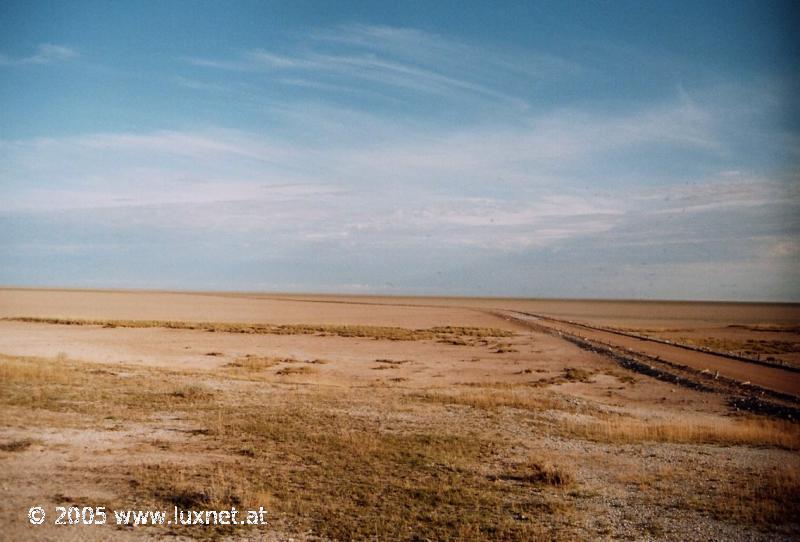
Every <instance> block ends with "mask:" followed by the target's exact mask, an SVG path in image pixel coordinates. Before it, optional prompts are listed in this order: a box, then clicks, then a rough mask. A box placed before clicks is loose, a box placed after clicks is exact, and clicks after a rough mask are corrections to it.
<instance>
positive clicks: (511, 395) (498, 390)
mask: <svg viewBox="0 0 800 542" xmlns="http://www.w3.org/2000/svg"><path fill="white" fill-rule="evenodd" d="M410 397H413V398H415V399H417V400H421V401H426V402H430V403H438V404H445V405H466V406H470V407H473V408H479V409H482V410H496V409H498V408H516V409H521V410H534V411H542V410H561V409H568V408H569V407H568V406H567V405H566V403H565V402H564V400H563V399H562V398H561V397H559V396H557V395H555V394H548V393H544V392H541V391H538V390H534V389H531V388H528V387H526V386H508V385H507V386H506V387H479V388H475V389H468V390H462V391H456V392H452V391H428V392H425V393H419V394H412V395H410Z"/></svg>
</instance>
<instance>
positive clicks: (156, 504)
mask: <svg viewBox="0 0 800 542" xmlns="http://www.w3.org/2000/svg"><path fill="white" fill-rule="evenodd" d="M317 361H319V360H306V361H302V360H296V359H292V358H272V357H258V356H244V357H241V358H237V359H236V360H235V361H233V362H231V364H229V371H231V372H234V371H236V370H239V371H242V372H248V371H253V372H255V373H258V372H259V371H264V370H266V369H269V368H272V367H275V366H276V365H278V364H281V363H285V364H286V367H283V368H281V371H284V373H283V374H290V375H291V374H303V375H309V374H312V373H313V372H314V370H315V362H317ZM375 361H376V362H377V364H379V365H384V366H397V365H398V364H401V363H404V362H406V360H387V359H380V360H375ZM416 363H422V361H421V360H418V361H417V362H416ZM572 369H573V371H572V373H571V375H572V376H571V378H570V377H568V376H567V375H566V373H565V375H564V376H562V375H558V376H557V378H559V379H561V381H564V380H569V379H572V380H575V381H582V380H584V378H588V377H589V376H590V373H589V372H588V371H585V369H583V368H580V367H575V368H572ZM281 371H279V372H281ZM579 371H585V372H586V374H582V373H580V372H579ZM229 374H230V373H229V372H228V371H221V372H212V371H209V372H198V373H181V372H172V371H165V370H157V369H150V368H146V367H131V366H122V365H114V366H113V367H112V366H108V367H102V366H98V365H96V364H86V363H81V362H79V361H76V360H68V359H66V358H65V357H64V356H61V357H60V358H56V359H41V358H14V357H9V356H0V422H2V424H1V425H5V426H11V425H15V426H17V427H19V424H25V426H27V427H34V428H36V427H40V426H42V424H47V427H49V428H51V429H53V428H58V427H72V425H71V424H81V425H80V427H83V428H93V429H98V428H101V427H103V424H108V423H110V422H113V423H114V424H119V426H120V427H126V426H127V427H128V428H134V427H135V428H138V429H140V430H141V431H142V436H141V437H140V439H141V441H140V442H138V443H137V442H134V441H128V440H127V439H130V438H131V437H129V436H127V435H126V436H124V437H120V438H124V439H126V447H125V451H124V453H122V452H109V453H118V454H119V455H118V456H116V457H114V461H115V462H117V463H118V467H115V468H114V469H108V466H107V463H104V464H102V465H101V466H96V470H95V471H92V474H96V475H97V479H100V480H105V481H106V482H107V483H108V486H107V489H108V490H109V491H115V492H118V495H117V496H118V499H119V500H121V501H123V502H125V503H126V506H128V507H136V508H144V507H147V506H150V507H152V508H156V509H157V508H160V507H162V506H166V507H169V506H173V505H174V506H179V507H181V508H193V509H224V508H229V507H230V506H236V507H237V508H238V509H246V508H257V507H258V506H264V507H265V508H267V509H268V510H269V513H270V518H271V520H276V521H277V522H278V523H279V525H280V526H288V532H289V533H291V534H297V533H310V535H311V536H317V537H320V538H321V539H332V540H415V539H416V540H421V539H425V538H427V539H430V540H464V541H471V540H508V541H511V540H557V539H564V540H573V539H580V538H583V539H586V538H591V533H590V534H589V535H587V532H586V531H582V530H580V529H581V528H582V527H580V526H579V523H580V518H581V514H582V513H583V512H581V510H589V511H594V510H595V509H594V508H592V506H597V503H596V501H591V500H590V499H592V497H583V495H590V494H591V492H590V489H592V488H587V487H586V486H587V482H586V479H587V477H586V476H585V473H586V472H587V471H588V472H592V473H594V472H598V471H597V469H601V468H602V467H601V466H599V465H598V464H597V463H593V462H592V461H593V460H592V459H591V458H589V455H588V454H585V455H583V456H581V455H580V454H581V452H580V450H581V448H583V447H586V446H588V447H591V449H594V450H602V454H603V455H606V454H609V453H610V454H616V453H617V450H618V448H616V446H617V445H618V444H637V443H651V442H670V443H671V442H676V443H684V442H686V443H692V444H697V445H702V444H726V445H747V446H771V447H776V448H785V449H789V450H797V449H800V438H799V437H798V430H797V426H796V425H793V424H789V423H780V422H771V421H766V420H756V419H726V420H724V421H723V423H717V424H712V423H711V422H709V423H707V424H700V423H696V424H692V423H679V422H677V421H674V422H673V421H670V422H659V421H656V422H653V421H648V420H641V419H637V418H632V417H627V418H626V417H622V416H620V415H612V414H608V415H605V416H604V414H603V412H600V411H597V410H593V407H592V406H591V405H588V406H587V405H586V404H585V403H586V402H580V403H579V402H578V401H576V400H575V399H574V398H570V397H568V396H566V395H562V394H560V393H556V392H553V391H550V390H546V389H542V388H536V387H532V386H530V385H510V384H503V383H496V384H479V385H474V386H467V385H465V386H452V387H450V388H443V389H436V390H428V391H425V392H421V393H420V392H411V391H409V390H400V389H398V387H394V388H393V387H391V386H387V387H386V388H369V390H368V391H369V393H364V388H347V387H346V386H345V387H342V386H337V387H335V388H333V387H331V388H328V387H323V386H315V385H314V384H313V382H314V380H313V378H309V379H308V381H307V382H306V381H302V383H301V380H300V379H296V380H294V379H290V378H287V379H278V378H273V379H272V380H271V383H270V385H269V386H265V385H264V383H263V382H262V381H260V380H258V379H257V378H255V377H254V378H253V379H235V378H229ZM587 375H588V376H587ZM45 411H46V412H45ZM75 413H80V414H81V416H75V415H74V414H75ZM12 416H13V419H12ZM579 416H580V417H579ZM109 420H110V421H109ZM165 420H168V421H165ZM131 422H135V423H131ZM173 423H174V424H176V425H174V426H172V427H170V426H169V425H167V427H169V429H170V430H171V431H173V432H172V433H169V434H170V435H171V436H170V438H169V440H164V439H163V438H161V436H160V435H159V436H156V435H154V434H153V433H152V432H150V429H152V428H158V429H160V430H164V429H165V424H173ZM175 432H178V434H180V435H181V436H183V437H184V438H175V437H174V435H175ZM23 436H24V435H23ZM14 437H15V440H13V441H9V442H7V443H6V444H5V445H0V450H5V451H8V450H6V449H5V448H3V446H8V447H9V448H11V449H14V450H16V449H24V448H23V447H24V446H25V444H24V442H25V440H26V439H23V438H21V437H20V435H18V434H16V433H15V435H14ZM539 437H541V440H540V438H539ZM567 439H572V440H567ZM583 439H590V440H593V441H596V444H592V443H587V442H585V441H583ZM17 442H20V444H17ZM541 442H549V443H559V442H560V443H562V444H563V445H564V446H565V447H564V448H561V450H562V451H563V450H569V453H570V458H575V457H581V458H582V460H581V462H580V463H576V462H567V460H566V459H565V458H564V457H560V456H558V455H557V454H558V453H559V452H557V451H556V452H554V453H549V451H548V450H547V447H546V446H549V444H547V445H543V444H541ZM137 445H138V446H140V447H143V448H144V452H143V455H142V456H137V457H135V458H132V457H130V454H131V453H132V451H135V450H137ZM649 447H650V445H649V444H648V445H645V446H642V447H641V449H647V448H649ZM43 448H46V446H43ZM706 449H708V448H706ZM759 452H762V451H759ZM764 452H765V453H766V451H764ZM769 452H770V453H775V454H784V455H786V453H785V452H782V451H780V450H771V451H769ZM154 453H157V454H159V455H156V456H154V455H153V454H154ZM674 453H675V454H676V457H685V456H681V455H679V454H681V453H684V452H682V451H675V452H674ZM686 453H687V454H688V453H689V452H686ZM37 454H38V449H37ZM160 454H163V455H160ZM27 455H28V454H18V456H12V455H7V456H5V459H9V458H14V457H26V456H27ZM30 455H34V454H30ZM637 457H638V456H637ZM142 458H144V459H142ZM158 458H160V459H158ZM638 460H639V459H632V461H638ZM793 469H794V470H793ZM715 476H717V477H719V480H720V481H719V482H718V483H716V484H714V485H709V483H708V481H707V480H706V478H705V473H704V476H696V475H694V474H693V473H691V472H688V471H687V470H685V469H684V468H683V467H682V466H681V465H680V464H678V463H676V466H675V467H674V470H672V471H670V472H666V473H664V475H663V476H661V478H660V479H659V480H658V484H655V483H654V484H652V485H650V486H648V485H647V484H646V483H642V484H641V486H642V491H644V492H646V493H644V495H647V496H649V498H650V499H651V500H652V503H653V504H652V506H656V507H660V508H659V509H661V510H663V511H665V513H673V514H674V513H675V511H676V510H678V512H677V513H684V509H686V510H692V511H695V512H700V513H702V514H708V515H713V516H715V517H719V518H722V519H724V520H725V521H737V522H741V523H742V524H758V525H763V526H765V527H764V528H765V529H767V528H768V529H773V530H774V529H777V528H778V527H776V526H780V525H785V524H787V523H791V521H793V520H792V518H787V516H786V514H791V513H796V511H797V509H798V497H797V495H798V492H797V487H798V485H797V484H798V473H797V467H796V466H792V465H787V466H776V467H775V468H774V469H772V470H770V469H769V468H765V469H764V471H763V476H758V477H753V476H751V475H750V477H748V474H747V473H745V472H743V470H742V469H738V470H737V469H735V468H733V469H730V468H729V467H728V466H727V465H726V466H725V470H724V472H721V473H716V474H715ZM589 478H591V476H590V477H589ZM609 478H611V477H610V476H609ZM87 480H89V478H83V479H81V480H80V481H79V484H78V487H83V485H85V484H86V483H87ZM688 482H691V483H692V484H694V485H693V486H692V488H691V491H687V483H688ZM59 484H62V485H63V487H65V488H66V489H65V490H64V491H71V489H70V486H69V485H68V482H66V481H64V480H59ZM81 484H83V485H81ZM109 488H111V489H109ZM665 488H666V489H665ZM673 494H678V495H680V499H681V500H680V501H679V502H678V501H676V499H673V500H672V501H667V500H666V497H665V496H670V495H673ZM640 497H641V496H640V495H637V500H638V499H639V498H640ZM584 498H586V499H589V500H586V501H582V500H581V499H584ZM670 498H672V497H670ZM673 502H678V504H679V505H680V506H677V505H676V506H675V507H673V508H671V506H672V503H673ZM665 503H667V504H665ZM104 504H108V503H104ZM726 509H728V510H729V511H727V512H726ZM602 510H605V509H602ZM781 513H783V516H781ZM665 521H668V520H665ZM225 529H226V528H225V527H219V528H218V529H216V530H215V529H207V528H187V529H186V530H182V531H181V532H180V534H181V535H184V536H190V537H196V538H204V537H221V536H225V535H231V531H230V530H227V531H226V530H225ZM270 529H271V527H270ZM154 532H155V531H154ZM161 534H165V533H159V536H160V535H161ZM234 534H239V532H236V533H234ZM266 534H267V531H266V530H264V531H257V530H253V531H248V536H252V537H253V538H255V539H258V538H259V537H260V536H262V535H263V536H266ZM616 534H619V533H616Z"/></svg>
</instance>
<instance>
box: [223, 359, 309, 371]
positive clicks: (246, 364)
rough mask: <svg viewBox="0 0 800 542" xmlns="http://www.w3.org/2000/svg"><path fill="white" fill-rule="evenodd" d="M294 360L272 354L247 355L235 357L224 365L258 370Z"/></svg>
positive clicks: (246, 369) (245, 369)
mask: <svg viewBox="0 0 800 542" xmlns="http://www.w3.org/2000/svg"><path fill="white" fill-rule="evenodd" d="M290 361H294V360H292V359H289V358H276V357H272V356H253V355H247V356H243V357H240V358H236V359H235V360H234V361H232V362H230V363H228V364H226V365H225V367H231V368H234V369H243V370H244V371H250V372H258V371H264V370H265V369H269V368H270V367H274V366H276V365H279V364H281V363H285V362H290Z"/></svg>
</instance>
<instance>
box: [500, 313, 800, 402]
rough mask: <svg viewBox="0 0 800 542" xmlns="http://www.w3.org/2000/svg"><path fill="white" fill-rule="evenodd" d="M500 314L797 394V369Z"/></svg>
mask: <svg viewBox="0 0 800 542" xmlns="http://www.w3.org/2000/svg"><path fill="white" fill-rule="evenodd" d="M501 314H504V315H507V316H508V317H510V318H513V319H516V320H519V321H523V322H531V323H534V324H536V325H538V326H542V327H546V328H548V329H552V330H554V331H559V332H562V333H567V334H570V335H574V336H578V337H581V338H583V339H588V340H590V341H593V342H598V343H602V344H605V345H607V346H612V347H616V348H619V349H622V350H628V351H632V352H635V353H640V354H644V355H647V356H652V357H657V358H659V359H661V360H664V361H667V362H670V363H674V364H678V365H683V366H686V367H690V368H692V369H696V370H698V371H709V372H711V373H715V374H716V373H717V372H718V373H719V375H720V376H724V377H727V378H730V379H732V380H736V381H738V382H743V383H744V382H749V383H751V384H753V385H756V386H760V387H762V388H767V389H770V390H773V391H777V392H780V393H785V394H789V395H793V396H795V397H800V373H797V372H792V371H789V370H784V369H780V368H777V367H765V366H763V365H757V364H755V363H748V362H745V361H738V360H735V359H730V358H726V357H724V356H719V355H715V354H711V353H707V352H699V351H692V350H687V349H685V348H681V347H679V346H675V345H669V344H664V343H659V342H653V341H649V340H646V339H640V338H637V337H633V336H630V335H621V334H619V333H614V332H611V331H604V330H601V329H596V328H592V327H587V326H583V325H578V324H574V323H571V322H565V321H563V320H558V319H554V318H551V317H546V318H545V317H541V316H539V315H534V314H528V313H523V312H517V311H503V312H502V313H501Z"/></svg>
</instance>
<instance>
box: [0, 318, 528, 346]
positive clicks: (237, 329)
mask: <svg viewBox="0 0 800 542" xmlns="http://www.w3.org/2000/svg"><path fill="white" fill-rule="evenodd" d="M3 320H7V321H17V322H28V323H38V324H57V325H69V326H100V327H104V328H117V327H122V328H166V329H188V330H199V331H208V332H212V333H214V332H219V333H249V334H268V335H319V336H338V337H360V338H371V339H376V340H389V341H419V340H427V339H439V340H443V341H452V340H455V339H458V338H459V337H469V338H477V339H480V338H485V337H511V336H513V335H514V333H513V332H511V331H507V330H504V329H497V328H483V327H455V326H446V327H432V328H425V329H408V328H402V327H392V326H365V325H333V324H330V325H323V324H318V325H312V324H280V325H278V324H245V323H225V322H185V321H174V320H92V319H79V318H34V317H27V316H19V317H8V318H3ZM464 344H466V342H465V343H464Z"/></svg>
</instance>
